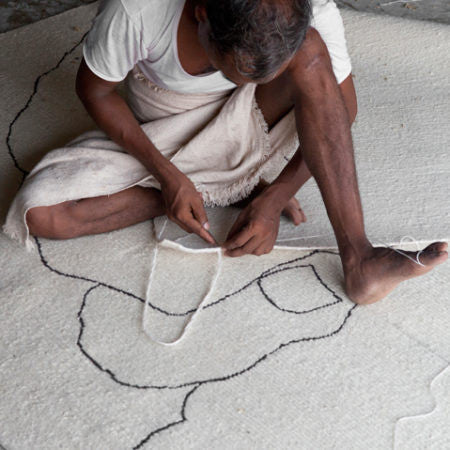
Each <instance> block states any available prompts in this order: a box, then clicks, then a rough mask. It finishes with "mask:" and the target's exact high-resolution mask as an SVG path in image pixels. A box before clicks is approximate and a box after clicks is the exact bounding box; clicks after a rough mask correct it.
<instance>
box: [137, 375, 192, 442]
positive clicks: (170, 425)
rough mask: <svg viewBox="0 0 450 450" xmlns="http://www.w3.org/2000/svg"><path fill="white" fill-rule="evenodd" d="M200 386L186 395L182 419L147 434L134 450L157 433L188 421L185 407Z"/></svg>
mask: <svg viewBox="0 0 450 450" xmlns="http://www.w3.org/2000/svg"><path fill="white" fill-rule="evenodd" d="M200 386H201V385H200V384H199V385H197V386H195V387H194V389H191V390H190V391H189V392H188V393H187V394H186V397H184V400H183V404H182V406H181V412H180V415H181V420H176V421H175V422H171V423H168V424H167V425H164V426H163V427H161V428H158V429H156V430H154V431H152V432H151V433H150V434H149V435H147V436H146V437H145V438H144V439H142V441H141V442H139V444H138V445H136V446H135V447H133V450H134V449H138V448H141V447H142V446H143V445H144V444H145V443H147V442H148V441H149V440H150V439H151V438H152V437H153V436H154V435H155V434H158V433H161V432H162V431H164V430H167V429H168V428H171V427H173V426H175V425H178V424H179V423H183V422H186V421H187V418H186V415H185V413H184V411H185V409H186V404H187V401H188V399H189V397H190V396H191V395H192V394H193V393H194V392H195V391H196V390H197V389H198V388H199V387H200Z"/></svg>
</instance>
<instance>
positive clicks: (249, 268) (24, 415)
mask: <svg viewBox="0 0 450 450" xmlns="http://www.w3.org/2000/svg"><path fill="white" fill-rule="evenodd" d="M95 8H96V6H95V5H89V6H86V7H81V8H78V9H76V10H73V11H70V12H68V13H65V14H62V15H59V16H57V17H55V18H51V19H48V20H45V21H42V22H40V23H37V24H34V25H31V26H29V27H25V28H22V29H19V30H17V31H13V32H10V33H6V34H4V35H2V36H0V44H1V47H2V49H3V50H2V51H3V54H4V57H3V58H2V59H1V61H0V64H1V69H0V73H1V81H2V83H1V86H0V89H1V92H2V107H1V111H0V133H1V137H2V139H1V142H0V193H1V198H0V218H1V219H2V221H3V219H4V217H5V214H6V211H7V208H8V205H9V203H10V201H11V199H12V198H13V196H14V193H15V191H16V190H17V188H18V186H19V184H20V181H21V178H22V175H23V173H25V172H26V171H27V170H30V168H31V167H32V166H33V165H34V164H35V163H36V162H37V161H38V160H39V159H40V157H41V156H42V155H43V154H44V153H45V152H46V151H48V150H49V149H51V148H56V147H58V146H62V145H64V144H65V143H66V142H67V141H68V140H70V139H72V138H74V137H76V136H77V135H79V134H80V133H81V132H83V131H85V130H88V129H90V128H92V127H93V126H94V125H93V123H92V121H91V120H90V119H89V117H88V116H87V114H86V113H85V112H84V110H83V108H82V106H81V104H80V102H79V101H78V99H77V98H76V95H75V93H74V80H75V73H76V69H77V67H78V64H79V61H80V54H81V51H80V50H81V48H80V42H81V40H82V37H83V34H84V33H85V32H86V31H87V30H88V29H89V26H90V21H91V19H92V17H93V15H94V14H95ZM342 14H343V18H344V22H345V25H346V30H347V39H348V43H349V49H350V53H351V55H352V60H353V66H354V69H353V72H354V74H355V84H356V88H357V91H358V99H359V115H358V119H357V123H356V124H355V126H354V129H353V133H354V141H355V151H356V158H357V164H358V174H359V180H360V187H361V194H362V199H363V204H364V209H365V213H366V223H367V228H368V232H369V235H370V236H372V237H374V238H375V239H382V240H386V241H389V243H395V242H398V240H399V239H400V238H401V237H402V236H403V235H406V234H408V235H413V236H414V237H416V238H417V239H418V240H419V241H421V242H427V241H431V240H435V239H448V238H449V234H450V233H449V229H450V227H449V224H450V213H449V207H448V192H449V188H450V181H449V180H450V177H449V174H450V166H449V161H448V156H447V154H448V150H447V149H448V146H449V143H450V137H449V132H448V123H450V116H449V115H450V108H449V105H450V99H449V94H448V93H449V92H450V86H449V69H448V67H449V55H448V52H447V51H446V48H447V43H448V41H449V39H450V28H449V27H447V26H443V25H437V24H431V23H425V22H409V21H404V20H400V19H395V18H385V17H380V16H373V15H369V14H361V13H355V12H352V11H342ZM18 49H20V51H18ZM297 197H298V199H299V201H300V202H301V203H302V205H303V207H304V209H305V211H306V214H307V215H308V220H309V221H308V223H307V225H305V226H301V227H294V226H292V225H291V224H290V223H289V222H288V221H287V220H285V219H284V218H283V219H282V221H283V223H282V227H281V229H282V233H283V236H284V237H285V238H286V239H291V238H294V239H293V240H292V241H286V242H292V244H291V245H295V246H298V245H304V246H305V247H310V248H309V249H305V250H296V249H292V248H291V249H289V248H287V249H284V250H274V251H273V252H271V253H270V254H268V255H264V256H263V257H256V256H250V255H247V256H244V257H241V258H237V259H234V258H226V259H225V260H224V266H223V269H222V275H221V277H220V278H219V281H218V284H217V286H216V288H215V290H214V292H213V293H212V296H211V298H210V301H209V302H208V304H207V305H206V307H204V308H203V310H202V311H201V313H200V315H199V317H198V320H197V322H196V323H195V327H193V328H192V329H190V331H189V335H188V336H187V337H186V339H185V340H184V341H183V342H182V343H181V344H180V345H179V346H176V347H171V348H167V347H163V346H159V345H157V344H154V343H152V342H150V341H149V339H148V338H147V336H146V335H145V334H144V333H143V332H142V309H143V304H144V302H145V300H144V297H145V291H146V287H147V282H148V277H149V267H150V263H151V260H150V259H151V253H152V249H154V247H155V240H154V239H153V237H152V232H151V231H152V227H151V224H150V222H147V223H143V224H139V225H136V226H134V227H130V228H128V229H126V230H121V231H116V232H113V233H108V234H104V235H99V236H90V237H84V238H79V239H74V240H69V241H50V240H46V239H38V240H37V241H36V242H37V244H38V247H39V252H36V253H26V252H25V250H24V249H23V248H22V247H20V246H19V245H18V244H17V243H15V242H13V241H11V240H9V239H8V238H6V236H4V235H0V261H1V275H2V276H1V278H0V298H1V302H0V329H1V346H0V423H1V424H2V426H1V428H0V444H1V445H2V446H3V447H4V448H5V449H8V450H10V449H30V448H33V449H56V448H70V449H71V448H83V449H90V448H92V449H123V448H152V449H153V448H157V449H167V448H170V449H191V448H196V449H197V448H198V449H228V448H229V449H231V448H239V449H241V448H242V449H244V448H245V449H253V448H254V449H261V448H263V449H264V448H267V449H269V448H270V449H273V448H276V449H285V448H292V449H298V448H301V449H309V448H310V449H336V448H337V449H344V448H345V449H367V448H370V449H388V448H395V449H408V450H409V449H429V448H433V449H443V448H449V447H450V431H449V427H448V426H447V424H448V423H449V421H450V411H449V407H448V405H449V402H448V400H449V398H450V370H445V369H446V368H447V367H448V366H449V364H450V331H449V327H448V324H449V323H450V308H449V302H450V295H449V289H448V287H449V286H450V272H449V264H448V263H446V264H443V265H442V266H440V267H438V268H437V269H436V270H434V271H433V272H431V273H429V274H428V275H426V276H425V277H422V278H421V279H414V280H410V281H409V282H407V283H404V284H403V285H402V286H400V287H399V288H398V289H397V290H395V291H394V292H393V293H391V294H390V295H389V296H388V297H386V298H385V299H384V300H383V301H380V302H378V303H376V304H373V305H370V306H365V307H362V306H356V305H354V304H353V303H352V302H350V301H349V300H348V298H347V297H346V296H345V294H344V292H343V290H342V270H341V266H340V260H339V257H338V254H337V252H336V249H334V248H333V246H334V238H333V237H332V234H331V229H330V227H329V224H328V222H327V219H326V215H325V211H324V208H323V206H322V203H321V200H320V195H319V193H318V191H317V188H316V186H315V185H314V183H313V182H311V183H308V185H307V186H305V189H302V190H301V191H300V192H299V193H298V195H297ZM227 211H228V212H230V214H227ZM235 212H236V211H235V210H234V212H233V209H231V208H229V209H223V210H219V209H215V210H214V209H211V210H210V211H208V213H210V214H211V217H212V218H213V220H214V223H212V227H213V228H212V229H213V230H215V231H216V235H217V237H218V238H220V235H221V234H223V233H226V229H227V227H229V226H230V225H231V224H230V223H229V221H230V217H231V215H232V214H233V213H235ZM227 220H228V222H227ZM160 225H161V221H160V220H155V226H156V227H158V226H160ZM166 232H167V233H168V234H167V235H166V237H167V238H173V239H176V238H179V241H180V242H182V243H185V244H186V245H188V246H194V247H195V246H196V244H195V242H194V243H192V238H191V237H189V236H186V235H181V236H179V235H177V234H176V233H177V230H176V228H167V229H166ZM311 234H325V235H326V236H325V237H324V238H320V239H317V240H314V238H313V239H310V240H305V239H302V240H299V239H298V238H299V236H303V237H304V236H307V235H311ZM197 245H198V244H197ZM286 245H288V244H286ZM215 264H216V255H215V254H185V253H181V252H179V251H176V250H172V249H167V248H163V249H161V250H160V253H159V258H158V270H157V272H156V273H155V279H154V283H153V287H152V291H151V295H150V298H149V304H150V306H151V308H150V310H151V314H150V316H149V318H148V322H147V323H146V324H145V325H146V329H147V330H152V334H153V335H157V336H160V337H165V338H168V339H170V338H171V337H172V336H173V335H176V334H177V330H179V329H180V327H182V325H183V323H185V322H186V320H187V319H188V318H189V317H190V315H191V314H192V313H193V311H195V309H196V306H197V305H198V303H199V300H200V299H201V298H202V297H203V295H204V294H205V292H206V291H207V289H208V286H209V284H210V279H211V277H212V275H213V273H214V269H215ZM193 269H194V270H193Z"/></svg>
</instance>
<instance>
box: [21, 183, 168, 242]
mask: <svg viewBox="0 0 450 450" xmlns="http://www.w3.org/2000/svg"><path fill="white" fill-rule="evenodd" d="M163 214H165V207H164V201H163V199H162V196H161V191H159V190H158V189H156V188H142V187H140V186H135V187H132V188H129V189H126V190H124V191H122V192H119V193H117V194H113V195H109V196H108V195H104V196H101V197H93V198H86V199H81V200H77V201H68V202H64V203H59V204H57V205H52V206H42V207H37V208H32V209H30V210H29V211H28V213H27V224H28V227H29V229H30V233H31V234H32V235H34V236H42V237H46V238H52V239H69V238H74V237H78V236H84V235H89V234H99V233H105V232H108V231H112V230H117V229H121V228H125V227H128V226H130V225H134V224H136V223H139V222H143V221H145V220H148V219H151V218H153V217H157V216H161V215H163Z"/></svg>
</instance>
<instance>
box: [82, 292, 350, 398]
mask: <svg viewBox="0 0 450 450" xmlns="http://www.w3.org/2000/svg"><path fill="white" fill-rule="evenodd" d="M98 287H100V285H99V284H98V285H96V286H93V287H91V288H90V289H88V291H86V293H85V294H84V296H83V302H82V305H81V308H80V310H79V312H78V317H79V319H80V326H81V330H80V334H79V338H78V341H77V345H78V346H79V347H80V349H81V351H82V353H83V354H84V355H85V356H86V357H87V358H88V359H89V360H90V361H91V362H92V363H93V364H94V365H95V367H97V368H98V369H99V370H100V371H101V372H104V373H107V374H108V375H109V376H110V378H111V379H112V380H113V381H115V382H116V383H117V384H120V385H121V386H125V387H131V388H135V389H181V388H184V387H187V386H192V385H197V384H198V385H201V384H205V383H213V382H218V381H225V380H228V379H230V378H234V377H236V376H239V375H242V374H243V373H245V372H248V371H249V370H251V369H253V368H254V367H255V366H257V365H258V364H259V363H260V362H261V361H263V360H264V359H266V358H267V356H268V355H271V354H273V353H274V352H276V351H278V349H281V348H282V347H284V346H285V345H286V344H281V345H280V346H279V347H277V349H275V350H272V351H270V352H269V353H266V354H265V355H263V356H261V357H260V358H258V359H257V360H256V361H255V362H254V363H252V364H251V365H249V366H248V367H246V368H244V369H242V370H240V371H238V372H234V373H231V374H229V375H224V376H221V377H216V378H210V379H206V380H196V381H190V382H187V383H182V384H178V385H138V384H130V383H127V382H126V381H122V380H120V379H119V378H118V377H117V375H115V374H114V373H113V372H112V371H111V370H110V369H106V368H103V367H102V365H101V364H100V363H98V362H97V361H96V360H95V359H94V358H93V357H92V356H91V355H89V353H88V352H87V351H86V350H85V349H84V347H83V344H82V342H81V337H82V335H83V332H84V327H85V322H84V320H83V319H82V316H83V310H84V307H85V305H86V301H87V297H88V295H89V294H90V293H91V292H92V291H93V290H94V289H96V288H98ZM356 306H357V304H354V305H353V306H352V307H351V308H350V309H349V312H348V313H347V315H346V317H345V319H344V321H343V323H342V324H341V325H340V326H339V327H338V329H337V330H335V331H332V332H330V333H328V334H326V335H323V336H313V337H308V338H299V339H296V340H293V341H289V342H291V343H294V342H302V341H305V342H306V341H313V340H318V339H324V338H328V337H330V336H332V335H334V334H336V333H338V332H339V331H340V330H341V329H342V327H343V325H344V324H345V322H346V321H347V319H348V318H349V317H350V315H351V312H352V311H353V309H355V307H356Z"/></svg>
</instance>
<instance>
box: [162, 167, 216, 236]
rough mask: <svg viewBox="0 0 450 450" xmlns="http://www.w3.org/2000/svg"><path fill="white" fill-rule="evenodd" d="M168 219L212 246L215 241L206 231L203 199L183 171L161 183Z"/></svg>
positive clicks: (206, 218)
mask: <svg viewBox="0 0 450 450" xmlns="http://www.w3.org/2000/svg"><path fill="white" fill-rule="evenodd" d="M160 184H161V194H162V197H163V199H164V203H165V208H166V214H167V217H168V218H169V219H170V220H172V221H173V222H175V223H176V224H177V225H179V226H180V227H181V228H183V230H185V231H187V232H188V233H195V234H197V235H198V236H200V237H201V238H202V239H204V240H205V241H206V242H209V243H210V244H215V241H214V239H213V238H212V237H211V235H210V234H209V233H208V232H207V231H206V229H205V228H204V225H205V224H207V225H206V226H207V228H209V224H208V217H207V216H206V212H205V208H204V206H203V197H202V194H201V193H200V192H198V191H197V189H195V186H194V184H193V183H192V181H191V180H190V179H189V178H188V177H187V176H186V175H185V174H184V173H182V172H181V171H178V172H177V173H176V175H173V176H170V177H166V178H165V179H164V180H163V181H162V182H161V183H160Z"/></svg>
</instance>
